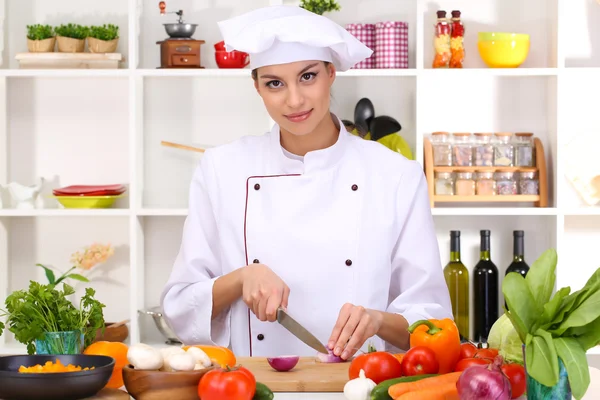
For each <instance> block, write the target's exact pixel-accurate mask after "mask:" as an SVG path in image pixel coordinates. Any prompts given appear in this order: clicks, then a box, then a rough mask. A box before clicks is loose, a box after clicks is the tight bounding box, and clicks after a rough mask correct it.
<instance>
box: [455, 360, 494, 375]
mask: <svg viewBox="0 0 600 400" xmlns="http://www.w3.org/2000/svg"><path fill="white" fill-rule="evenodd" d="M491 363H492V360H488V359H487V358H463V359H462V360H459V361H458V363H456V367H454V372H459V371H464V370H465V369H467V368H469V367H472V366H473V365H488V364H491Z"/></svg>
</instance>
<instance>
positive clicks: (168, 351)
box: [160, 347, 185, 372]
mask: <svg viewBox="0 0 600 400" xmlns="http://www.w3.org/2000/svg"><path fill="white" fill-rule="evenodd" d="M160 353H161V354H162V358H163V366H162V368H161V369H160V370H161V371H167V372H172V371H173V368H172V367H171V364H170V362H169V359H170V358H171V356H173V355H176V354H185V350H183V349H182V348H181V347H165V348H162V349H160Z"/></svg>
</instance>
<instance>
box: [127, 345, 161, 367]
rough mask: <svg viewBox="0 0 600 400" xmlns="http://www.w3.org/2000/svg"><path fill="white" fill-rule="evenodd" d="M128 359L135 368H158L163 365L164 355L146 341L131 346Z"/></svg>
mask: <svg viewBox="0 0 600 400" xmlns="http://www.w3.org/2000/svg"><path fill="white" fill-rule="evenodd" d="M127 361H129V363H130V364H131V365H133V367H134V368H135V369H142V370H158V369H160V368H161V367H162V366H163V357H162V355H161V354H160V352H159V351H158V350H156V349H155V348H154V347H152V346H148V345H147V344H144V343H138V344H134V345H131V346H129V349H128V350H127Z"/></svg>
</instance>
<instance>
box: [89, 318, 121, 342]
mask: <svg viewBox="0 0 600 400" xmlns="http://www.w3.org/2000/svg"><path fill="white" fill-rule="evenodd" d="M114 324H115V323H114V322H107V323H106V324H105V325H104V334H102V329H98V330H97V331H96V339H94V342H100V341H107V342H124V341H125V339H127V337H128V336H129V328H128V327H127V325H126V324H122V325H117V326H115V327H113V326H112V325H114Z"/></svg>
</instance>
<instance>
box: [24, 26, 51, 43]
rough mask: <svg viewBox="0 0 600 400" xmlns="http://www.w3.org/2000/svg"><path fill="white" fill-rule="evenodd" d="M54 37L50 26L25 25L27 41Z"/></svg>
mask: <svg viewBox="0 0 600 400" xmlns="http://www.w3.org/2000/svg"><path fill="white" fill-rule="evenodd" d="M54 35H55V33H54V28H52V27H51V26H50V25H41V24H35V25H27V39H29V40H45V39H51V38H53V37H54Z"/></svg>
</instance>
